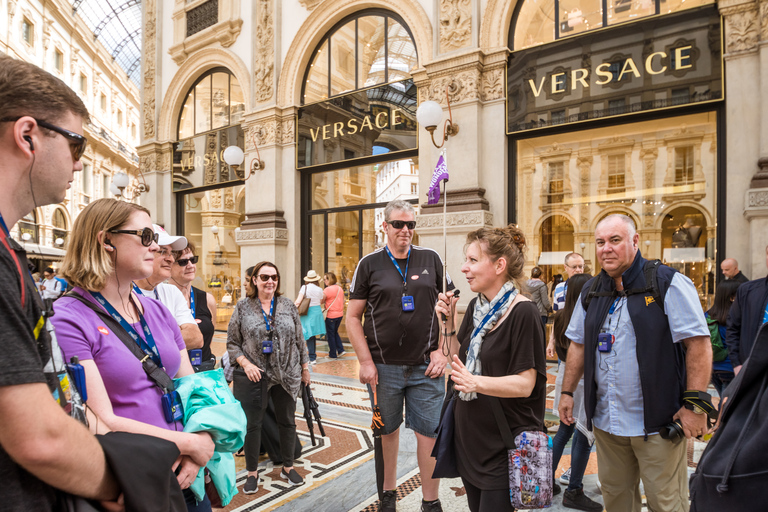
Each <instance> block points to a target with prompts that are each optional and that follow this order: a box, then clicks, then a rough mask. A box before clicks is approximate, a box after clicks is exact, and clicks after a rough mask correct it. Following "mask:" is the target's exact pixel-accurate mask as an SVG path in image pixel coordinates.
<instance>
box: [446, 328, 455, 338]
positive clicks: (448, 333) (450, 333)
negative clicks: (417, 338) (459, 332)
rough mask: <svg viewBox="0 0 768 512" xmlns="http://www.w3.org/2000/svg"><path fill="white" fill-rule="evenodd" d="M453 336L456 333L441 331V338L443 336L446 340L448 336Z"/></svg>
mask: <svg viewBox="0 0 768 512" xmlns="http://www.w3.org/2000/svg"><path fill="white" fill-rule="evenodd" d="M455 335H456V331H455V330H453V331H451V332H445V331H443V336H445V337H446V338H448V337H449V336H455Z"/></svg>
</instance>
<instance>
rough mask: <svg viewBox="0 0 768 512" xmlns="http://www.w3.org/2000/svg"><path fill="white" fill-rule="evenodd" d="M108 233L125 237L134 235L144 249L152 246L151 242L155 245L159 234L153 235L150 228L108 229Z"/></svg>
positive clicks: (153, 232)
mask: <svg viewBox="0 0 768 512" xmlns="http://www.w3.org/2000/svg"><path fill="white" fill-rule="evenodd" d="M109 232H110V233H115V234H125V235H136V236H140V237H141V245H143V246H144V247H149V246H150V245H152V242H155V243H157V241H158V240H160V234H159V233H155V231H154V230H153V229H152V228H144V229H110V230H109Z"/></svg>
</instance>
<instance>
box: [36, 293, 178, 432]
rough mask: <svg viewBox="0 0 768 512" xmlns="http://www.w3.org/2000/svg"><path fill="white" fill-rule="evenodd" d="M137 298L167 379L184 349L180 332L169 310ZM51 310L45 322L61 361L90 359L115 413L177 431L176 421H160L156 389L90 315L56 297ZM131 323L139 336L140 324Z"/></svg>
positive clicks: (135, 361)
mask: <svg viewBox="0 0 768 512" xmlns="http://www.w3.org/2000/svg"><path fill="white" fill-rule="evenodd" d="M74 292H75V293H79V294H80V295H82V296H84V297H85V298H87V299H88V300H90V301H91V302H93V303H94V304H96V305H97V306H99V304H98V303H97V302H96V300H95V299H94V298H93V297H92V296H91V294H90V293H88V292H86V291H84V290H83V289H82V288H75V289H74ZM139 301H140V302H141V304H142V306H143V307H144V318H145V319H146V321H147V325H149V329H150V331H151V332H152V336H153V337H154V339H155V343H156V344H157V350H158V352H159V353H160V358H161V359H162V363H163V366H164V367H165V371H166V373H168V375H169V376H170V377H171V378H173V377H174V376H175V375H176V374H177V373H178V371H179V367H180V366H181V354H180V352H179V351H180V350H183V349H184V348H186V347H185V345H184V340H183V339H182V337H181V331H180V330H179V327H178V325H177V324H176V320H174V318H173V315H171V312H170V311H168V308H166V307H165V306H163V305H162V304H161V303H160V302H158V301H156V300H155V299H150V298H148V297H142V296H140V297H139ZM99 307H101V306H99ZM55 312H56V314H55V315H53V317H52V318H51V322H53V325H54V327H55V328H56V337H57V339H58V341H59V345H60V346H61V349H62V350H63V351H64V354H65V356H66V360H67V361H69V359H70V358H71V357H72V356H77V357H78V358H79V359H80V360H88V359H90V360H93V361H94V362H95V363H96V366H97V367H98V369H99V373H100V374H101V378H102V380H103V381H104V386H105V387H106V389H107V394H108V395H109V399H110V401H111V402H112V409H113V411H114V413H115V414H116V415H117V416H121V417H123V418H130V419H133V420H137V421H141V422H143V423H148V424H150V425H155V426H157V427H161V428H167V429H170V430H179V431H181V430H183V427H182V425H181V424H180V423H179V424H177V425H174V424H173V423H167V422H166V421H165V416H164V415H163V407H162V404H161V401H160V400H161V398H160V397H161V396H162V394H163V393H162V391H161V390H160V388H158V387H157V386H156V385H155V384H154V383H153V382H152V381H151V380H150V379H149V377H148V376H147V374H146V373H145V372H144V369H143V368H142V366H141V362H139V360H138V359H137V358H136V356H135V355H133V353H131V351H130V350H128V347H126V346H125V344H124V343H123V342H122V341H120V338H118V337H117V336H116V335H115V334H114V333H113V332H112V329H111V328H108V327H107V326H106V325H104V322H103V321H102V320H101V319H100V318H99V317H98V316H97V315H96V313H94V312H93V311H91V310H90V309H88V306H86V305H85V304H82V303H81V302H79V301H78V300H76V299H71V298H69V297H62V298H60V299H59V300H57V301H56V304H55ZM133 327H134V329H136V332H138V333H139V334H140V335H141V336H142V337H143V336H144V331H143V330H142V328H141V324H140V323H137V324H134V326H133Z"/></svg>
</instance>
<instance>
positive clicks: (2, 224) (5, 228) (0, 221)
mask: <svg viewBox="0 0 768 512" xmlns="http://www.w3.org/2000/svg"><path fill="white" fill-rule="evenodd" d="M0 226H2V227H3V232H4V233H5V236H11V232H10V231H8V226H6V225H5V220H3V214H2V213H0Z"/></svg>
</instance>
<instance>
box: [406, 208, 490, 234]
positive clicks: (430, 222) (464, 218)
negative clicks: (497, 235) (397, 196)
mask: <svg viewBox="0 0 768 512" xmlns="http://www.w3.org/2000/svg"><path fill="white" fill-rule="evenodd" d="M445 224H446V226H452V227H461V226H472V227H474V226H478V227H482V226H492V225H493V214H492V213H491V212H488V211H482V210H481V211H474V212H461V213H449V214H448V215H447V218H446V221H445ZM416 227H417V228H418V229H424V230H426V229H429V228H442V227H443V215H442V214H431V215H419V216H418V217H416Z"/></svg>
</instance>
